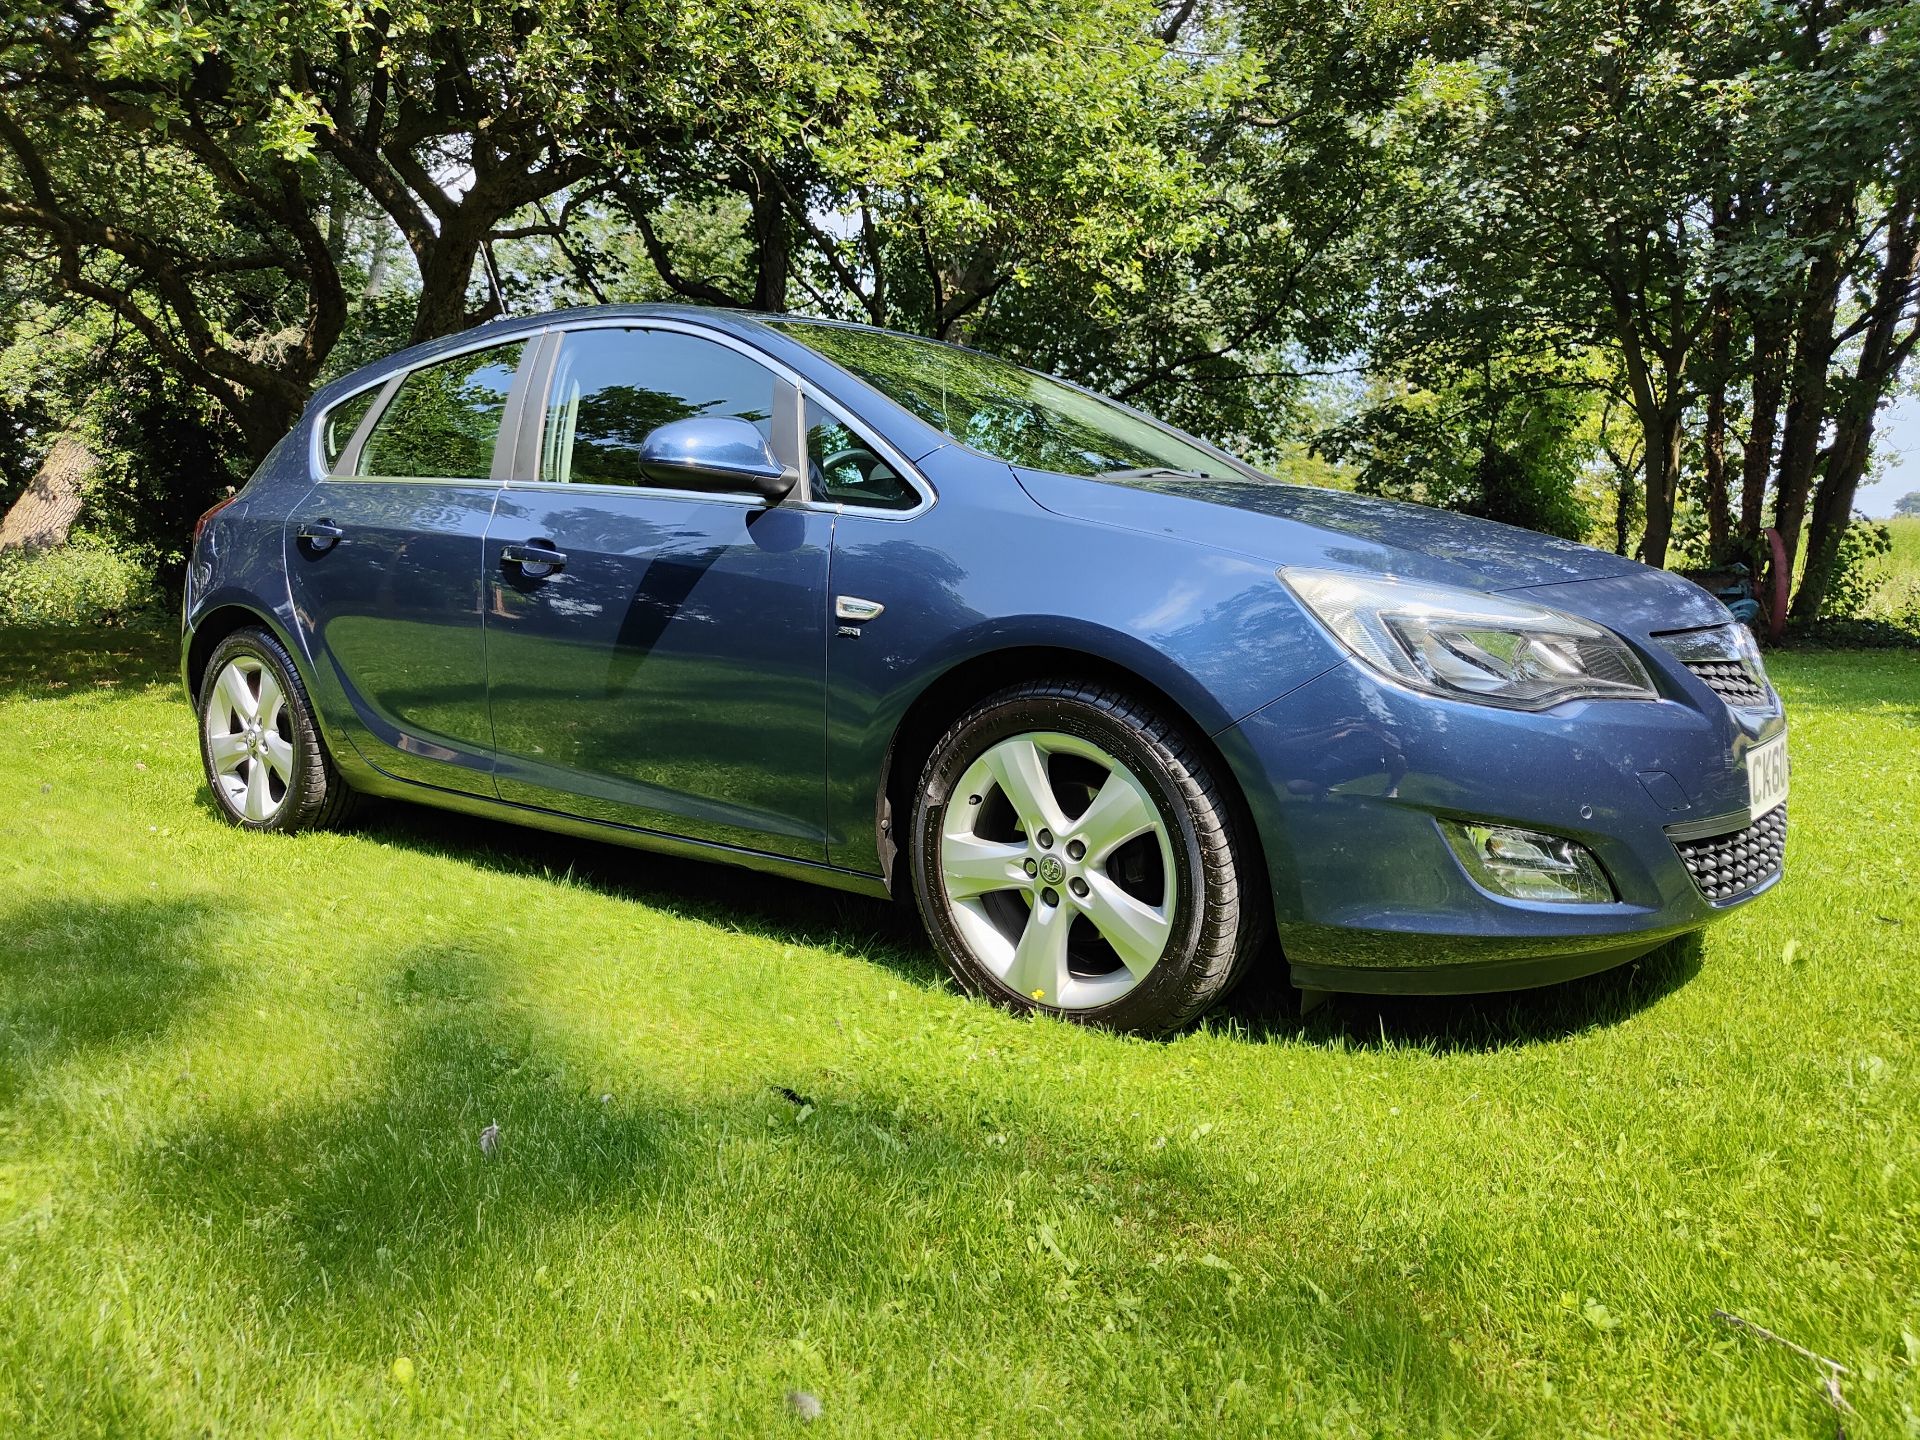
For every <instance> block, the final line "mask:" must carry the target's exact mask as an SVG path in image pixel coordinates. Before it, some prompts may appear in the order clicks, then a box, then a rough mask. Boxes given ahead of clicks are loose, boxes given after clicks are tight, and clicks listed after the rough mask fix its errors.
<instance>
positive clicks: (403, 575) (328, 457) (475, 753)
mask: <svg viewBox="0 0 1920 1440" xmlns="http://www.w3.org/2000/svg"><path fill="white" fill-rule="evenodd" d="M536 338H537V337H536ZM535 344H536V339H533V338H522V339H517V340H513V341H508V342H506V343H503V344H496V345H488V346H481V347H476V348H474V349H471V350H467V351H463V352H462V353H460V354H458V355H454V356H450V357H448V358H445V359H441V360H436V361H434V362H432V363H429V364H426V365H422V366H420V367H418V368H416V369H413V370H411V371H408V372H406V373H405V374H403V375H401V376H399V377H396V378H395V379H393V380H390V381H388V382H387V384H386V385H385V386H384V387H382V388H381V389H380V390H379V391H378V392H377V393H376V394H375V395H374V397H373V399H372V401H371V403H366V402H365V400H364V397H361V396H356V397H352V398H350V399H348V400H346V401H343V402H342V403H341V405H340V406H338V407H336V412H342V411H344V412H345V413H344V414H337V413H330V414H329V415H328V416H327V417H326V418H325V419H324V420H323V421H322V425H321V436H322V439H321V443H322V447H323V455H322V459H323V461H324V462H326V463H327V469H328V471H329V472H330V473H328V474H326V475H325V476H324V478H322V479H321V481H320V483H319V484H318V485H316V486H315V487H314V489H313V491H312V492H311V493H310V494H309V495H308V496H307V497H306V499H305V500H303V501H302V502H301V503H300V505H299V506H298V507H297V508H296V510H295V511H294V513H293V515H292V516H291V517H290V518H289V520H288V527H287V540H286V554H287V570H288V574H289V577H290V581H291V585H292V590H293V600H294V610H295V614H296V616H297V620H298V624H299V626H300V627H301V630H302V634H301V639H302V640H303V642H304V643H305V645H306V647H307V651H308V654H309V655H310V656H311V657H312V659H313V662H314V664H313V669H314V674H315V677H316V687H317V689H318V691H319V694H318V697H317V698H318V700H319V703H320V704H321V705H322V706H324V707H326V709H327V710H328V711H329V712H330V714H329V718H330V719H331V720H333V721H334V723H335V725H336V726H337V728H338V730H339V731H340V732H341V733H344V734H347V735H348V736H350V737H351V738H352V740H353V743H354V746H355V748H356V749H358V750H359V751H360V753H361V756H362V758H363V759H365V760H366V761H367V762H368V763H369V764H371V765H374V766H376V767H377V768H379V769H381V770H383V771H385V772H387V773H388V774H390V775H395V776H398V777H400V778H402V779H406V780H413V781H418V782H421V783H423V784H427V785H435V786H439V787H441V788H443V789H448V790H460V791H466V792H469V793H473V794H480V795H492V794H493V793H494V785H493V775H492V770H493V754H492V748H493V736H492V728H491V723H490V721H489V718H488V714H487V694H486V651H485V641H484V635H483V630H484V616H483V614H482V610H481V606H482V603H483V596H484V590H483V587H482V585H481V565H482V554H481V547H482V543H483V541H484V539H485V536H486V531H487V522H488V520H489V519H490V517H491V516H492V514H493V504H494V497H495V496H496V495H497V494H498V493H499V490H500V482H499V480H498V479H496V478H495V477H496V473H505V472H506V470H507V469H508V468H510V461H509V458H508V457H509V456H510V455H511V453H512V449H513V445H512V440H513V437H512V436H511V435H505V436H503V433H502V432H503V429H510V428H511V426H510V424H509V422H508V417H509V416H511V415H513V414H514V413H516V405H515V402H516V401H517V398H518V397H517V396H516V395H515V393H514V391H515V388H516V384H517V383H520V384H523V383H524V382H522V381H520V376H521V373H522V363H523V361H525V360H527V359H529V357H530V355H531V353H532V351H533V350H534V348H535ZM528 368H529V370H530V368H531V367H530V366H529V367H528ZM362 405H364V409H365V414H364V415H363V416H362V417H361V418H360V419H359V421H358V423H357V425H354V426H353V430H352V433H351V435H348V434H346V433H345V431H346V428H347V426H348V425H350V424H353V421H354V410H355V409H356V408H359V407H360V406H362ZM350 407H353V408H350ZM336 446H338V454H331V453H327V452H331V451H333V450H334V448H335V447H336ZM496 456H498V457H499V458H498V460H496ZM336 471H337V472H338V473H331V472H336Z"/></svg>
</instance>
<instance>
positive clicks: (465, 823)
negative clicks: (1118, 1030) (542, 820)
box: [207, 800, 946, 985]
mask: <svg viewBox="0 0 1920 1440" xmlns="http://www.w3.org/2000/svg"><path fill="white" fill-rule="evenodd" d="M207 803H208V804H211V803H212V802H211V800H209V801H208V802H207ZM355 828H356V829H357V830H358V831H359V832H360V833H361V834H364V835H366V836H367V837H368V838H370V839H374V840H378V841H381V842H384V843H386V844H389V845H398V846H405V847H406V848H408V849H410V850H416V851H419V852H421V853H424V854H432V855H441V856H447V857H450V858H453V859H457V860H460V861H462V862H464V863H466V864H470V865H476V866H481V867H484V868H486V869H490V870H496V871H499V872H501V873H503V874H509V875H545V876H556V877H559V876H564V877H566V879H567V880H568V881H569V883H572V884H575V885H582V886H586V887H589V888H591V889H593V890H596V891H599V892H600V893H601V894H604V895H609V896H612V897H615V898H618V899H623V900H630V901H636V902H638V903H641V904H644V905H646V906H647V907H648V908H649V909H653V910H658V911H661V912H663V913H665V914H669V915H674V916H677V917H680V918H684V919H691V920H699V921H703V922H705V923H707V924H711V925H715V926H718V927H719V928H721V929H725V930H734V931H741V932H744V933H747V934H751V935H756V936H760V937H763V938H767V939H775V940H779V941H781V942H783V943H788V944H797V945H810V946H818V947H822V948H828V949H833V950H839V951H846V952H852V953H857V954H859V955H861V956H863V957H864V958H866V959H870V960H873V961H875V962H877V963H879V964H882V965H885V966H887V967H888V968H889V969H891V970H894V971H896V972H897V973H899V974H900V975H901V976H902V977H903V978H904V979H907V980H910V981H913V982H914V983H916V984H921V985H938V984H941V983H943V982H944V981H945V978H946V969H945V967H944V966H943V965H942V964H941V963H940V961H939V959H938V957H936V956H935V955H934V953H933V950H932V948H931V947H930V946H929V945H928V944H927V940H926V936H925V935H924V933H923V932H922V931H921V929H920V922H919V919H918V917H917V916H916V915H915V914H914V912H913V909H912V907H911V906H909V905H904V904H896V903H894V902H892V901H889V900H881V899H876V898H873V897H870V896H866V895H855V894H850V893H848V892H845V891H840V890H832V889H828V888H826V887H824V886H819V885H809V884H806V883H804V882H802V881H798V880H788V879H785V878H783V877H781V876H778V875H764V874H759V873H756V872H754V871H750V870H743V869H741V868H739V867H737V866H733V865H725V864H718V863H712V862H707V861H701V860H688V859H683V858H680V857H678V856H673V855H661V854H657V853H654V852H652V851H647V850H639V849H635V848H632V847H630V846H625V845H615V844H612V843H610V842H607V841H599V840H588V839H582V838H576V837H574V836H569V835H560V834H555V833H553V832H550V831H544V830H534V829H531V828H529V827H527V826H524V825H514V824H510V823H508V822H506V821H504V820H491V819H484V818H480V817H475V816H469V815H459V814H455V813H454V812H452V811H447V810H437V809H432V808H430V807H427V806H423V805H410V804H407V803H405V802H402V801H383V802H380V803H377V804H374V805H372V806H370V807H369V808H368V810H367V811H366V812H364V818H362V819H361V820H360V821H358V822H357V824H356V826H355Z"/></svg>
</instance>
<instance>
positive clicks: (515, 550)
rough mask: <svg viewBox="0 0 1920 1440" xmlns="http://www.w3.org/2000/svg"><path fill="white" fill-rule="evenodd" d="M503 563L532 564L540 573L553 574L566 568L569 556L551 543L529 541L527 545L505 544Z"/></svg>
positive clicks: (501, 561)
mask: <svg viewBox="0 0 1920 1440" xmlns="http://www.w3.org/2000/svg"><path fill="white" fill-rule="evenodd" d="M500 563H501V564H502V565H519V566H521V567H523V568H525V567H528V566H531V567H533V568H534V569H536V570H537V571H538V573H539V574H543V575H545V574H551V573H552V572H553V571H555V570H560V569H563V568H565V566H566V563H567V557H566V556H565V555H564V554H563V553H562V552H560V551H558V550H556V549H554V548H553V547H552V546H551V545H542V544H539V543H537V542H533V541H529V542H528V543H527V544H525V545H503V546H502V547H501V549H500Z"/></svg>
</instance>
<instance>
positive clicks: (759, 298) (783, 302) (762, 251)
mask: <svg viewBox="0 0 1920 1440" xmlns="http://www.w3.org/2000/svg"><path fill="white" fill-rule="evenodd" d="M752 204H753V258H754V262H755V263H754V276H753V308H754V309H756V310H759V311H761V312H763V313H765V314H771V315H779V314H782V313H784V312H785V310H786V308H787V281H788V278H789V275H790V273H791V271H792V268H793V267H792V262H791V259H790V256H789V254H788V246H787V207H786V201H785V197H784V196H783V195H782V193H781V191H780V189H779V187H778V186H776V185H775V184H774V183H773V181H772V178H771V177H770V176H767V175H764V174H756V175H755V177H754V192H753V201H752Z"/></svg>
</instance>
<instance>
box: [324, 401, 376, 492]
mask: <svg viewBox="0 0 1920 1440" xmlns="http://www.w3.org/2000/svg"><path fill="white" fill-rule="evenodd" d="M379 396H380V387H379V386H378V385H375V386H374V387H373V388H372V389H370V390H362V391H361V392H360V393H359V394H358V395H349V396H348V397H347V398H346V399H345V400H342V401H341V402H340V403H339V404H338V405H336V406H334V407H333V408H332V409H331V410H329V411H327V415H326V418H325V419H324V420H322V421H321V422H320V454H321V457H322V458H323V459H324V460H325V461H326V468H327V470H328V471H332V470H333V469H334V467H335V466H337V465H338V464H339V463H340V457H341V456H342V455H344V454H345V453H346V449H347V445H348V442H350V441H351V440H352V439H353V432H354V431H356V430H358V429H359V428H360V422H361V421H362V420H364V419H366V418H367V411H368V410H369V409H371V408H372V407H373V402H374V401H375V400H377V399H378V398H379Z"/></svg>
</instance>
